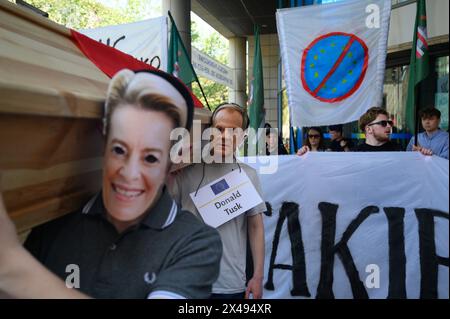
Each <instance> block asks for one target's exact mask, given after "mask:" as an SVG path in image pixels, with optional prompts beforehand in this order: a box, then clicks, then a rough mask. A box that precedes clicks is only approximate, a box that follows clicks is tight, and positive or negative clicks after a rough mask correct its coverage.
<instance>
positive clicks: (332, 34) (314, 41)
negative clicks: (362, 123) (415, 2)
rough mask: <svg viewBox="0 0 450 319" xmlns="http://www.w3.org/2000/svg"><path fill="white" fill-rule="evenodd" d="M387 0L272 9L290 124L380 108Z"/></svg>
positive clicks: (336, 119) (346, 117)
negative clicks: (275, 20)
mask: <svg viewBox="0 0 450 319" xmlns="http://www.w3.org/2000/svg"><path fill="white" fill-rule="evenodd" d="M390 10H391V1H390V0H347V1H342V2H337V3H330V4H321V5H312V6H304V7H299V8H292V9H281V10H278V11H277V13H276V19H277V28H278V36H279V39H280V51H281V57H282V60H283V66H284V72H285V74H284V75H285V79H286V88H287V95H288V100H289V110H290V114H291V121H292V125H293V126H299V127H302V126H321V125H331V124H342V123H347V122H351V121H354V120H357V119H358V118H359V117H360V116H361V115H362V114H363V113H364V112H365V111H366V110H367V109H368V108H370V107H372V106H381V102H382V93H383V81H384V70H385V59H386V52H387V38H388V30H389V19H390Z"/></svg>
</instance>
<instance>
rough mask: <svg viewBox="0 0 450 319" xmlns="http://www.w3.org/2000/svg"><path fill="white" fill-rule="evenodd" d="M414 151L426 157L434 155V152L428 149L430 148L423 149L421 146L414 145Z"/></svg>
mask: <svg viewBox="0 0 450 319" xmlns="http://www.w3.org/2000/svg"><path fill="white" fill-rule="evenodd" d="M412 150H413V151H416V152H420V153H422V154H423V155H425V156H431V155H433V151H432V150H430V149H428V148H425V147H421V146H416V145H413V148H412Z"/></svg>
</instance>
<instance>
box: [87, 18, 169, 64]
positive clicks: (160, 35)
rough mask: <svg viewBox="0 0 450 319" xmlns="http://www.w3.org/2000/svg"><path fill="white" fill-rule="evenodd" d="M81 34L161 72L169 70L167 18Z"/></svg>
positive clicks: (91, 30) (89, 30)
mask: <svg viewBox="0 0 450 319" xmlns="http://www.w3.org/2000/svg"><path fill="white" fill-rule="evenodd" d="M79 32H81V33H83V34H84V35H86V36H88V37H90V38H92V39H94V40H97V41H100V42H102V43H104V44H106V45H109V46H111V47H113V48H116V49H118V50H120V51H122V52H125V53H127V54H130V55H132V56H133V57H135V58H136V59H138V60H141V61H143V62H145V63H147V64H150V65H152V66H154V67H156V68H159V69H161V70H167V18H166V17H158V18H153V19H148V20H143V21H139V22H134V23H127V24H120V25H112V26H107V27H101V28H95V29H83V30H80V31H79Z"/></svg>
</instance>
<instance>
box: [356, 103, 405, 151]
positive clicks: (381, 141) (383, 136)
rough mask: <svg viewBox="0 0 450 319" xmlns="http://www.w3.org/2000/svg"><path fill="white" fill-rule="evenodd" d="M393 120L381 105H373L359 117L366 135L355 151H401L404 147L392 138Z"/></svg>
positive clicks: (361, 127)
mask: <svg viewBox="0 0 450 319" xmlns="http://www.w3.org/2000/svg"><path fill="white" fill-rule="evenodd" d="M392 126H393V122H392V121H391V120H389V113H388V112H387V111H386V110H385V109H383V108H381V107H372V108H370V109H368V110H367V112H366V113H364V114H363V115H362V116H361V117H360V118H359V128H360V129H361V131H363V132H364V133H365V135H366V140H365V142H364V143H362V144H359V145H358V146H356V147H355V148H354V149H353V151H354V152H401V151H402V148H401V146H400V145H398V144H397V143H394V142H392V141H391V140H390V135H391V133H392Z"/></svg>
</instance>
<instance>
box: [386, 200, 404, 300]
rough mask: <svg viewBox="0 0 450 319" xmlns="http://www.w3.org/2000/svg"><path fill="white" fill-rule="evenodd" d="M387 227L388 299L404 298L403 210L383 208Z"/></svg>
mask: <svg viewBox="0 0 450 319" xmlns="http://www.w3.org/2000/svg"><path fill="white" fill-rule="evenodd" d="M384 213H385V214H386V217H387V220H388V225H389V294H388V299H404V298H406V255H405V232H404V222H403V218H404V217H405V209H404V208H399V207H385V208H384Z"/></svg>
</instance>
